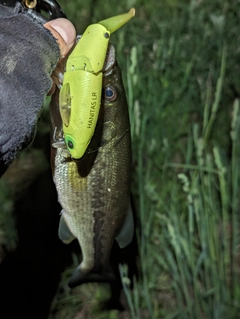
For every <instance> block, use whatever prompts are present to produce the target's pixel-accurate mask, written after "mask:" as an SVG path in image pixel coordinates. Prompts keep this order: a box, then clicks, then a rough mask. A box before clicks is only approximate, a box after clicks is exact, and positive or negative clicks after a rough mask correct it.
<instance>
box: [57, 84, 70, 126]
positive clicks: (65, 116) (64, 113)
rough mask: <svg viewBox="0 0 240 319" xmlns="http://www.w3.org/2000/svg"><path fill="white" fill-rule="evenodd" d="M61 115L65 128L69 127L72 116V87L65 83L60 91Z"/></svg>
mask: <svg viewBox="0 0 240 319" xmlns="http://www.w3.org/2000/svg"><path fill="white" fill-rule="evenodd" d="M59 105H60V113H61V117H62V121H63V124H64V125H65V126H68V125H69V121H70V115H71V95H70V85H69V83H65V84H64V85H63V87H62V88H61V90H60V103H59Z"/></svg>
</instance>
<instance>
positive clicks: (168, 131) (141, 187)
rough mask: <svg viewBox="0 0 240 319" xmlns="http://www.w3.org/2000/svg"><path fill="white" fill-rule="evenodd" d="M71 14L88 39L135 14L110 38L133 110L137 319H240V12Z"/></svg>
mask: <svg viewBox="0 0 240 319" xmlns="http://www.w3.org/2000/svg"><path fill="white" fill-rule="evenodd" d="M62 5H63V7H64V9H65V11H66V12H67V14H68V17H69V18H70V19H73V21H74V23H75V25H76V27H77V29H78V32H80V33H81V32H82V31H83V30H84V28H85V26H86V25H87V24H89V23H92V22H96V21H98V20H101V19H103V18H105V17H108V16H111V15H113V14H118V13H121V12H124V11H126V9H129V8H130V7H131V6H135V8H136V17H135V18H134V20H132V21H131V22H130V23H129V24H128V25H127V26H126V27H123V28H122V29H121V30H119V31H117V32H116V34H115V35H114V36H113V37H112V43H113V44H114V45H115V46H116V49H117V54H118V61H119V63H120V65H121V67H122V70H123V76H124V79H125V83H126V91H127V95H128V101H129V108H130V116H131V132H132V139H133V159H134V174H133V185H132V190H133V195H134V201H135V204H136V207H137V211H138V224H137V235H138V243H139V251H140V261H139V268H140V269H141V274H142V275H141V278H140V279H139V280H138V281H137V280H135V281H134V288H133V289H132V290H131V289H130V288H129V280H128V279H127V269H125V267H124V266H120V271H121V275H122V280H123V285H124V291H125V293H126V297H127V300H128V303H129V309H130V313H131V317H132V318H152V319H154V318H158V319H159V318H167V319H170V318H179V319H183V318H184V319H185V318H186V319H187V318H189V319H192V318H218V319H221V318H237V313H238V312H239V308H240V303H239V300H240V289H239V287H240V285H239V284H240V282H239V271H240V269H239V247H240V246H239V244H240V242H239V239H240V237H239V236H240V230H239V222H240V221H239V214H238V207H239V199H238V193H239V178H240V175H239V168H240V167H239V162H238V160H237V159H238V158H239V156H240V153H239V152H240V150H239V137H240V136H239V134H240V131H239V120H240V113H239V100H238V96H239V92H238V91H239V87H240V86H239V84H240V83H239V77H238V75H239V66H240V64H239V63H238V60H239V58H238V56H239V43H240V41H239V32H238V21H239V10H238V4H237V3H235V2H233V1H232V2H229V1H224V0H213V1H201V0H200V1H197V0H192V1H187V0H185V1H181V2H180V1H177V0H171V1H161V2H160V1H159V2H156V1H151V0H149V1H143V0H135V1H134V0H132V1H130V0H129V1H114V0H112V1H110V0H109V1H104V2H102V1H94V0H93V1H92V2H89V4H86V3H85V2H83V1H81V0H79V1H76V0H75V1H68V2H67V3H66V4H64V3H62ZM113 8H114V10H113ZM83 16H84V19H83V23H82V24H81V17H83ZM86 291H89V290H88V288H86ZM86 293H87V292H86ZM67 295H68V296H69V292H68V293H67ZM92 295H93V297H94V293H93V294H92ZM74 298H76V296H75V297H74ZM74 300H75V299H74ZM75 306H76V304H75ZM56 307H57V306H56ZM80 308H81V305H79V309H80ZM74 309H75V310H76V308H74ZM76 311H77V310H76ZM79 311H80V310H79ZM75 313H76V312H75ZM94 316H95V315H94V314H92V317H91V314H88V317H89V318H94ZM101 316H102V315H101ZM59 318H60V317H59ZM98 318H100V315H99V316H98ZM101 318H102V317H101ZM105 318H112V315H111V314H110V313H108V314H106V317H105Z"/></svg>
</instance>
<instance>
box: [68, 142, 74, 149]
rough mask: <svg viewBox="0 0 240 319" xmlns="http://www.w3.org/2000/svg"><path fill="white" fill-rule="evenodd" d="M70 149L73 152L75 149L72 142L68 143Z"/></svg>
mask: <svg viewBox="0 0 240 319" xmlns="http://www.w3.org/2000/svg"><path fill="white" fill-rule="evenodd" d="M67 145H68V147H69V148H70V149H71V150H72V149H73V148H74V145H73V142H72V141H68V142H67Z"/></svg>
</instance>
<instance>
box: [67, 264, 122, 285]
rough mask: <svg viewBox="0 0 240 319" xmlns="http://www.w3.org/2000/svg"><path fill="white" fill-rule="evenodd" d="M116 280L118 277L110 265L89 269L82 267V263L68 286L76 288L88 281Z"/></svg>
mask: <svg viewBox="0 0 240 319" xmlns="http://www.w3.org/2000/svg"><path fill="white" fill-rule="evenodd" d="M115 280H116V277H115V275H114V273H113V270H112V268H111V267H110V266H108V267H105V268H103V267H101V268H92V269H91V270H89V271H88V270H83V269H81V265H80V266H78V267H77V268H76V269H75V271H74V273H73V274H72V277H71V278H70V280H69V282H68V286H69V287H70V288H74V287H76V286H79V285H82V284H84V283H87V282H114V281H115Z"/></svg>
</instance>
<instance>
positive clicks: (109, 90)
mask: <svg viewBox="0 0 240 319" xmlns="http://www.w3.org/2000/svg"><path fill="white" fill-rule="evenodd" d="M104 98H105V100H106V101H109V102H113V101H115V100H116V98H117V91H116V90H115V88H114V87H113V86H107V87H106V88H105V89H104Z"/></svg>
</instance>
